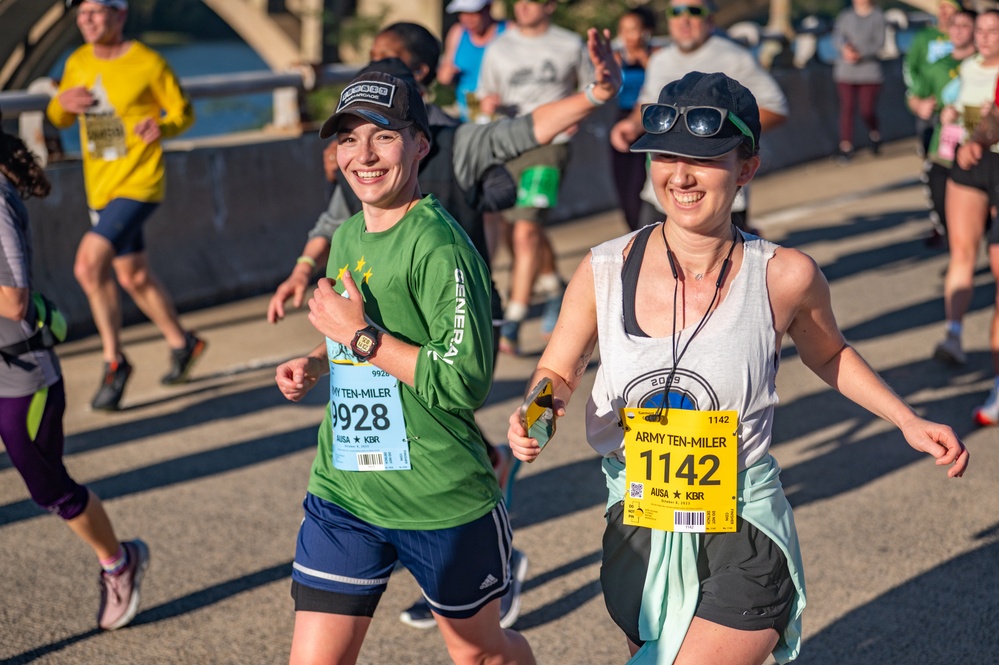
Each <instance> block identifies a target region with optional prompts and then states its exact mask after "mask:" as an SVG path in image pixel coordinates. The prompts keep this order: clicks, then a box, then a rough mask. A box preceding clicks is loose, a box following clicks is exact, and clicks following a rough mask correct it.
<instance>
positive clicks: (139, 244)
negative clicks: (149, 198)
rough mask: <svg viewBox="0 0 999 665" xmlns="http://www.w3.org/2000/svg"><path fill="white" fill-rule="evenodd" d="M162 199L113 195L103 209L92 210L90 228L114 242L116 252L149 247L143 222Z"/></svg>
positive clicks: (118, 254) (141, 249) (128, 252)
mask: <svg viewBox="0 0 999 665" xmlns="http://www.w3.org/2000/svg"><path fill="white" fill-rule="evenodd" d="M159 205H160V204H159V203H148V202H145V201H133V200H132V199H112V200H111V201H110V202H109V203H108V204H107V206H105V207H104V208H101V209H100V210H91V211H90V223H91V225H92V226H93V228H91V229H90V230H91V231H93V232H94V233H96V234H97V235H99V236H101V237H103V238H105V239H106V240H107V241H108V242H109V243H111V245H112V246H114V254H115V256H125V255H126V254H137V253H139V252H144V251H145V250H146V242H145V239H144V238H143V235H142V225H143V224H145V223H146V220H147V219H149V216H150V215H152V214H153V212H155V210H156V208H158V207H159Z"/></svg>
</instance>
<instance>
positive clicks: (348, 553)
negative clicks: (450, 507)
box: [291, 494, 513, 619]
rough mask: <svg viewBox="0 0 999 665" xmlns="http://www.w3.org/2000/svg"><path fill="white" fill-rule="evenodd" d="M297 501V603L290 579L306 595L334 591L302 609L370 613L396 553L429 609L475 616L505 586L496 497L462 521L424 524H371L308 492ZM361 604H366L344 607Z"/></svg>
mask: <svg viewBox="0 0 999 665" xmlns="http://www.w3.org/2000/svg"><path fill="white" fill-rule="evenodd" d="M303 507H304V508H305V519H304V520H302V526H301V528H300V529H299V532H298V543H297V547H296V549H295V563H294V565H293V567H292V573H291V578H292V581H293V583H294V584H293V594H295V595H296V609H306V608H303V607H301V606H300V605H298V603H297V601H298V597H299V594H298V592H297V591H295V590H294V589H295V587H296V585H297V587H299V588H300V587H308V589H309V590H310V595H311V596H312V597H313V598H314V597H315V595H316V594H315V593H313V591H319V592H327V593H328V594H330V595H331V596H335V597H341V599H340V600H339V601H338V600H331V602H329V603H323V604H322V605H323V607H328V608H330V609H321V608H319V607H316V606H314V605H312V606H310V607H308V608H307V609H311V610H314V611H328V612H332V613H336V614H358V615H370V614H371V613H373V612H374V606H375V605H376V604H377V598H379V597H381V595H382V593H384V592H385V588H386V587H387V585H388V580H389V576H390V575H391V573H392V570H393V569H394V568H395V565H396V562H397V561H398V562H400V563H401V564H402V565H403V566H405V567H406V568H407V569H408V570H409V571H410V572H411V573H412V574H413V577H415V578H416V582H417V583H418V584H419V585H420V588H421V589H422V590H423V595H424V596H425V597H426V599H427V602H429V603H430V606H431V607H432V608H433V610H434V611H435V612H437V613H438V614H440V615H442V616H445V617H450V618H454V619H464V618H468V617H471V616H474V615H475V614H476V613H477V612H478V611H479V610H480V609H482V607H483V606H485V605H486V604H487V603H489V602H490V601H492V600H495V599H497V598H499V597H500V596H502V595H503V594H504V593H506V591H507V589H508V588H509V586H510V577H511V575H510V553H511V551H512V542H513V532H512V530H511V528H510V519H509V517H508V515H507V512H506V506H505V505H504V504H503V503H502V502H500V503H499V504H497V505H496V507H494V508H493V509H492V510H491V511H490V512H488V513H486V514H485V515H483V516H482V517H480V518H478V519H476V520H473V521H471V522H469V523H467V524H462V525H461V526H456V527H452V528H450V529H435V530H428V531H407V530H402V529H386V528H383V527H379V526H375V525H373V524H369V523H368V522H365V521H364V520H362V519H359V518H358V517H356V516H354V515H352V514H351V513H349V512H347V511H346V510H344V509H343V508H341V507H340V506H338V505H336V504H334V503H331V502H329V501H325V500H323V499H320V498H319V497H317V496H314V495H313V494H308V495H306V497H305V501H304V502H303ZM343 596H368V597H371V596H374V597H375V598H373V599H372V598H369V599H368V601H369V602H367V604H366V603H360V604H358V603H351V602H346V603H345V602H341V601H342V600H344V599H343V598H342V597H343ZM358 600H359V599H358ZM310 605H311V603H310ZM361 606H367V607H368V611H363V610H356V611H354V610H352V609H351V608H352V607H361Z"/></svg>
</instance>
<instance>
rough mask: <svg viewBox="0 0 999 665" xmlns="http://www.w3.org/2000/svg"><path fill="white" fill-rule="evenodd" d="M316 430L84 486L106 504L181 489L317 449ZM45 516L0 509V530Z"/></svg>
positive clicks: (25, 508) (31, 509)
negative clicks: (178, 486)
mask: <svg viewBox="0 0 999 665" xmlns="http://www.w3.org/2000/svg"><path fill="white" fill-rule="evenodd" d="M315 432H316V427H315V426H311V425H310V426H308V427H303V428H301V429H297V430H293V431H290V432H285V433H283V434H276V435H267V436H265V437H262V438H259V439H253V440H251V441H244V442H241V443H234V444H232V445H228V446H223V447H220V448H213V449H211V450H206V451H203V452H199V453H194V454H191V455H185V456H183V457H179V458H176V459H171V460H166V461H163V462H158V463H156V464H150V465H149V466H144V467H141V468H138V469H133V470H130V471H126V472H124V473H120V474H117V475H114V476H109V477H107V478H101V479H99V480H94V481H92V482H89V483H87V487H89V488H90V489H92V490H93V491H94V493H95V494H97V496H99V497H101V498H102V499H103V500H105V501H108V500H111V499H117V498H120V497H123V496H128V495H131V494H139V493H141V492H148V491H149V490H153V489H158V488H163V487H168V486H171V485H180V484H182V483H186V482H189V481H192V480H197V479H200V478H207V477H211V476H215V475H218V474H222V473H227V472H230V471H234V470H236V469H241V468H244V467H249V466H254V465H256V464H261V463H264V462H269V461H271V460H274V459H277V458H279V457H284V456H286V455H291V454H294V453H297V452H299V451H302V450H308V449H312V448H315V447H316V436H315ZM44 514H46V513H45V511H43V510H42V509H41V508H39V507H38V506H37V505H35V503H34V502H33V501H31V500H30V499H25V500H23V501H16V502H14V503H9V504H7V505H2V506H0V527H2V526H6V525H8V524H12V523H14V522H20V521H22V520H27V519H31V518H34V517H38V516H39V515H44Z"/></svg>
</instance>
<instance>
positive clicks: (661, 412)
mask: <svg viewBox="0 0 999 665" xmlns="http://www.w3.org/2000/svg"><path fill="white" fill-rule="evenodd" d="M659 230H660V231H661V232H662V236H663V243H664V244H665V245H666V258H667V260H669V269H670V272H671V273H673V327H672V337H671V340H670V341H671V344H672V347H673V367H672V368H671V369H670V371H669V376H667V377H666V383H665V384H664V385H663V398H662V400H661V401H660V402H659V408H657V409H656V413H655V414H654V415H651V416H646V417H647V418H648V419H649V420H661V419H662V418H663V417H664V416H666V418H667V419H668V417H669V389H670V386H672V385H673V379H674V377H675V376H676V370H677V369H678V368H679V365H680V361H681V360H682V359H683V356H684V354H685V353H687V349H688V348H690V343H691V342H692V341H694V337H696V336H697V333H699V332H701V328H703V327H704V324H705V323H707V321H708V317H709V316H710V315H711V309H712V308H713V307H714V305H715V301H716V300H717V299H718V294H719V293H721V287H722V284H723V283H724V282H725V275H727V274H728V269H729V266H731V265H732V252H734V251H735V246H736V245H737V244H738V242H739V229H737V228H735V227H734V226H733V229H732V230H733V233H734V234H735V237H733V238H732V246H731V247H729V248H728V254H726V255H725V258H724V259H723V260H722V264H721V266H722V267H721V272H719V273H718V279H717V280H716V281H715V292H714V294H713V295H712V296H711V302H710V303H708V308H707V310H705V312H704V316H702V317H701V320H700V322H698V324H697V325H696V326H695V327H694V331H693V332H692V333H690V337H688V338H687V343H686V344H684V345H683V348H682V349H681V348H680V335H678V334H677V332H676V297H677V293H678V289H679V286H680V278H679V274H678V273H677V270H676V264H677V260H676V257H675V256H673V250H672V249H670V247H669V241H668V240H666V222H663V224H662V226H660V227H659ZM716 265H717V264H716ZM711 270H714V268H713V267H712V268H711ZM711 270H709V271H708V272H711ZM702 277H704V273H701V274H700V275H697V276H695V277H694V279H697V280H699V279H701V278H702ZM681 332H682V331H681Z"/></svg>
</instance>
